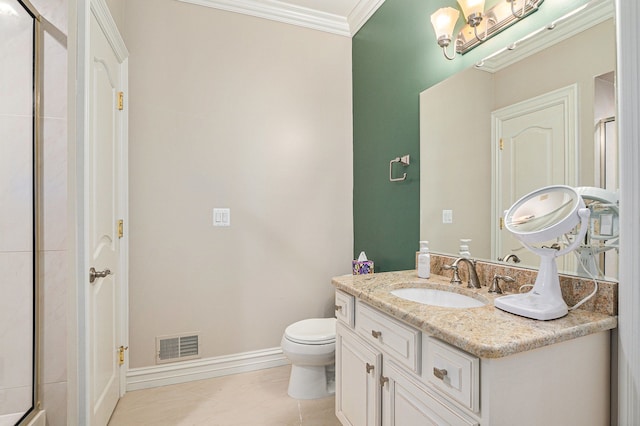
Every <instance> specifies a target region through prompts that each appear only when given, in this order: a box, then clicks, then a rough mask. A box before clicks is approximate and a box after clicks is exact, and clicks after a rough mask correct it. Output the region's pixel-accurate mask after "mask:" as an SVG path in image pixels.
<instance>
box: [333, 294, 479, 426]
mask: <svg viewBox="0 0 640 426" xmlns="http://www.w3.org/2000/svg"><path fill="white" fill-rule="evenodd" d="M348 297H352V296H348V295H346V294H344V293H341V292H337V296H336V307H337V309H336V311H337V312H342V311H343V310H344V311H346V310H347V309H348V308H346V307H343V308H338V306H354V307H355V309H352V310H351V312H353V313H354V317H353V321H351V318H350V317H348V316H347V317H340V316H338V322H337V325H336V416H337V417H338V419H339V420H340V421H341V422H342V424H343V425H345V426H380V425H385V426H387V425H388V426H392V425H397V426H408V425H427V424H437V425H461V426H462V425H465V426H468V425H477V424H478V423H477V422H476V421H474V420H473V419H470V418H467V417H466V416H464V415H463V414H461V413H460V412H459V411H457V410H456V409H455V408H452V407H451V406H450V405H447V404H446V403H444V402H443V401H444V399H443V398H442V397H441V396H439V395H437V393H435V392H433V391H432V390H431V391H430V390H429V388H428V386H425V384H424V383H423V381H421V379H420V376H419V374H420V364H421V363H422V359H421V347H422V333H421V332H420V331H418V330H416V329H414V328H413V327H410V326H407V325H406V324H403V323H401V322H399V321H397V320H395V319H393V318H390V317H388V316H387V315H385V314H383V313H381V312H379V311H377V310H375V309H374V308H372V307H370V306H367V305H366V304H364V303H362V302H359V301H358V302H354V303H351V302H348ZM350 324H354V326H353V327H352V326H351V325H350Z"/></svg>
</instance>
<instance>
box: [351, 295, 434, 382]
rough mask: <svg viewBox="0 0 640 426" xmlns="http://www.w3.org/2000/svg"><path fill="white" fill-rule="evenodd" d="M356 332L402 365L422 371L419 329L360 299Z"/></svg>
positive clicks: (418, 371) (357, 305)
mask: <svg viewBox="0 0 640 426" xmlns="http://www.w3.org/2000/svg"><path fill="white" fill-rule="evenodd" d="M356 332H357V333H358V334H360V335H361V336H362V337H364V339H366V340H367V341H368V342H370V343H371V344H372V345H374V346H375V347H377V348H380V349H381V350H382V351H384V352H386V353H387V354H389V355H391V356H393V357H394V358H395V359H396V360H397V361H398V362H400V363H401V364H402V365H404V366H406V367H408V368H410V369H411V370H412V371H414V372H416V373H418V374H419V373H420V338H421V334H422V333H420V332H419V331H418V330H416V329H414V328H412V327H409V326H408V325H405V324H403V323H401V322H399V321H396V320H395V319H393V318H390V317H388V316H386V315H384V314H382V313H380V312H377V311H376V310H375V309H373V308H371V307H369V306H367V305H365V304H364V303H362V302H360V301H358V302H357V303H356Z"/></svg>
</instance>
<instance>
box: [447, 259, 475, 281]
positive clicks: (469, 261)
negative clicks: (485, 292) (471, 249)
mask: <svg viewBox="0 0 640 426" xmlns="http://www.w3.org/2000/svg"><path fill="white" fill-rule="evenodd" d="M460 262H463V263H466V264H467V269H468V271H469V281H468V282H467V287H469V288H473V287H475V288H480V279H479V278H478V272H477V271H476V261H475V260H472V259H467V258H466V257H459V258H457V259H456V260H454V261H453V263H452V264H451V265H444V266H443V268H444V269H453V277H452V278H451V284H462V280H460V275H458V267H459V266H458V264H459V263H460Z"/></svg>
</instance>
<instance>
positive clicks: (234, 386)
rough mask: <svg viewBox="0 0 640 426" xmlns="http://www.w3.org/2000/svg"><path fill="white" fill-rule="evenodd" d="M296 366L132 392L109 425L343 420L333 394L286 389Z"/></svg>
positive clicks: (290, 425) (294, 425) (293, 424)
mask: <svg viewBox="0 0 640 426" xmlns="http://www.w3.org/2000/svg"><path fill="white" fill-rule="evenodd" d="M290 371H291V366H288V365H287V366H283V367H277V368H270V369H266V370H260V371H254V372H250V373H243V374H235V375H231V376H224V377H217V378H214V379H208V380H198V381H194V382H189V383H181V384H177V385H170V386H163V387H159V388H152V389H145V390H139V391H133V392H128V393H127V394H126V395H125V396H124V397H123V398H122V399H121V400H120V401H119V402H118V406H117V407H116V410H115V411H114V413H113V416H112V417H111V420H110V422H109V426H142V425H154V426H155V425H157V426H187V425H193V426H195V425H206V426H249V425H251V426H340V422H339V421H338V419H337V418H336V416H335V414H334V410H335V408H334V407H335V401H334V398H333V397H330V398H323V399H317V400H296V399H293V398H291V397H290V396H289V395H287V386H288V384H289V373H290Z"/></svg>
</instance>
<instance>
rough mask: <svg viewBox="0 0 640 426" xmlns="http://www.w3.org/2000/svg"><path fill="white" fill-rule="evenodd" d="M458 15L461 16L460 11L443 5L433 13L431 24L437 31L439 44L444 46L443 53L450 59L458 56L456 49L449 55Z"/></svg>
mask: <svg viewBox="0 0 640 426" xmlns="http://www.w3.org/2000/svg"><path fill="white" fill-rule="evenodd" d="M458 16H460V12H458V10H457V9H454V8H452V7H443V8H442V9H438V10H437V11H436V12H435V13H434V14H433V15H431V25H433V29H434V31H435V32H436V37H437V38H438V45H439V46H440V47H442V53H444V56H445V57H446V58H447V59H449V60H451V59H453V58H455V57H456V49H453V55H452V56H449V54H448V53H447V47H448V46H449V45H450V44H451V35H452V34H453V29H454V28H455V26H456V22H457V21H458Z"/></svg>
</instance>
